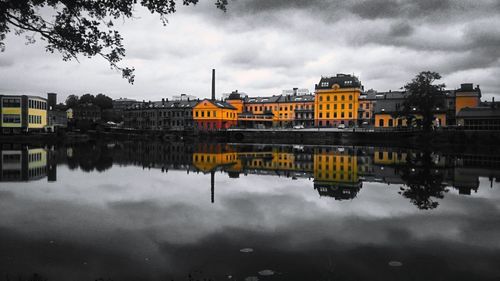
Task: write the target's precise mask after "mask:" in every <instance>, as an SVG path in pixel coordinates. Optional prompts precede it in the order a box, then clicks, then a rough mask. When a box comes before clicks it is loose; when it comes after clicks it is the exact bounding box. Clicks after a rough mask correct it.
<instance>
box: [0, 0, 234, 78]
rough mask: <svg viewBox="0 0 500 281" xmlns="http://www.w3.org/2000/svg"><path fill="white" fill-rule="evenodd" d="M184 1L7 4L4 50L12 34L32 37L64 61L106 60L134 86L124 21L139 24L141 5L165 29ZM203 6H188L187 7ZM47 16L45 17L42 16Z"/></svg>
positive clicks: (10, 0) (0, 12)
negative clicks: (118, 24) (120, 27)
mask: <svg viewBox="0 0 500 281" xmlns="http://www.w3.org/2000/svg"><path fill="white" fill-rule="evenodd" d="M178 2H180V0H164V1H160V0H1V1H0V50H1V51H3V50H4V49H5V43H4V42H3V40H4V39H5V36H6V34H7V33H9V32H11V31H12V30H14V31H15V34H17V35H19V34H22V33H25V32H28V35H27V36H26V39H27V42H28V43H33V42H35V41H36V39H37V38H40V39H41V40H43V41H45V49H46V50H47V51H48V52H51V53H53V52H55V51H58V52H60V53H61V55H62V58H63V60H65V61H67V60H71V59H75V60H78V56H84V57H88V58H91V57H94V56H101V57H102V58H104V59H105V60H107V61H108V62H109V64H110V66H111V68H112V69H116V70H118V71H121V73H122V76H123V78H125V79H127V80H128V81H129V83H133V82H134V78H135V76H134V68H133V67H132V68H130V67H123V66H120V65H119V62H120V61H121V60H122V59H123V58H124V57H125V47H124V46H123V38H122V36H121V35H120V33H119V32H118V31H117V30H115V29H114V28H113V27H114V25H115V24H114V22H115V21H116V20H118V19H128V18H134V14H135V11H136V10H137V9H136V7H137V6H138V5H140V6H143V7H145V8H147V9H148V10H149V11H150V12H151V13H156V14H158V15H160V18H161V21H162V23H163V24H164V25H166V24H167V16H168V15H169V14H172V13H175V11H176V5H177V3H178ZM196 3H198V0H182V4H183V5H186V6H188V5H191V4H193V5H194V4H196ZM226 5H227V0H215V6H216V7H217V8H219V9H221V10H223V11H226ZM42 11H43V12H42Z"/></svg>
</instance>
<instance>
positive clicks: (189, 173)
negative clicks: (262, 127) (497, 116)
mask: <svg viewBox="0 0 500 281" xmlns="http://www.w3.org/2000/svg"><path fill="white" fill-rule="evenodd" d="M1 153H2V154H1V160H2V161H1V162H0V165H1V166H0V168H1V171H2V173H1V175H0V180H1V182H0V236H1V237H0V241H1V242H0V280H48V281H52V280H82V281H86V280H92V281H93V280H98V279H101V278H102V280H115V281H119V280H247V281H252V280H500V266H499V264H500V243H499V239H500V238H499V237H500V184H499V182H498V181H499V178H500V154H497V153H494V152H491V151H487V152H485V153H479V152H475V153H462V152H446V153H444V152H435V151H419V150H409V149H398V148H378V147H349V146H323V147H319V146H314V147H313V146H270V145H253V146H249V145H235V144H183V143H132V142H130V143H127V142H125V143H89V144H81V145H73V146H60V147H44V146H18V145H6V144H4V145H2V151H1ZM34 274H36V276H34Z"/></svg>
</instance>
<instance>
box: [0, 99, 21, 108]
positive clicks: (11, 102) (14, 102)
mask: <svg viewBox="0 0 500 281" xmlns="http://www.w3.org/2000/svg"><path fill="white" fill-rule="evenodd" d="M2 104H3V107H21V99H19V98H12V99H8V98H4V99H3V101H2Z"/></svg>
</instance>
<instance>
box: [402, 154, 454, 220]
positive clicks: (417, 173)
mask: <svg viewBox="0 0 500 281" xmlns="http://www.w3.org/2000/svg"><path fill="white" fill-rule="evenodd" d="M434 156H435V155H434V154H433V153H431V152H430V151H428V150H424V151H422V152H415V153H409V154H408V156H407V158H406V163H405V164H404V165H403V166H402V167H400V170H399V173H400V175H401V179H402V180H403V181H404V182H405V184H404V186H402V187H401V192H400V193H401V194H402V195H403V196H404V197H406V198H408V199H410V201H411V202H412V203H413V204H415V206H417V208H419V209H421V210H430V209H435V208H437V206H438V205H439V203H438V201H437V200H436V199H443V198H444V193H446V192H448V190H447V189H446V185H445V184H444V183H443V182H444V177H443V174H442V173H441V172H440V171H439V167H438V166H437V165H436V163H435V161H434V159H433V158H434Z"/></svg>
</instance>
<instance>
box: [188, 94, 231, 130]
mask: <svg viewBox="0 0 500 281" xmlns="http://www.w3.org/2000/svg"><path fill="white" fill-rule="evenodd" d="M193 120H194V124H195V128H197V129H199V130H204V131H210V130H220V129H228V128H231V127H234V126H236V125H237V123H238V111H237V109H236V108H235V107H234V106H232V105H231V104H229V103H226V102H223V101H218V100H209V99H204V100H202V101H200V102H199V103H198V104H197V105H195V106H194V107H193Z"/></svg>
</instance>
